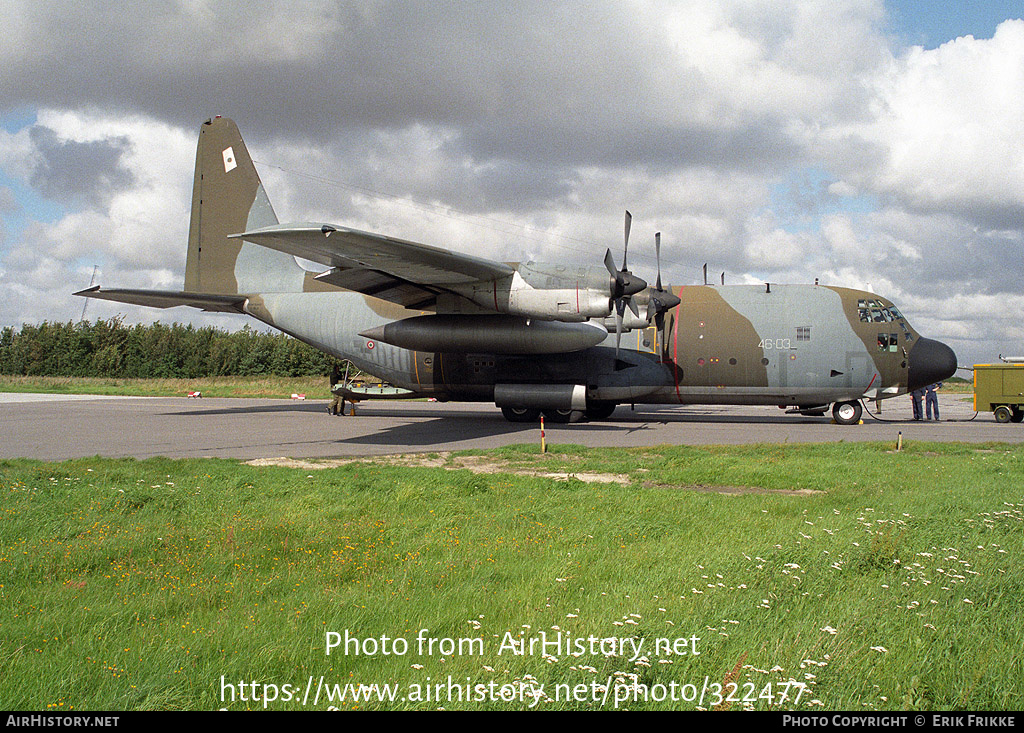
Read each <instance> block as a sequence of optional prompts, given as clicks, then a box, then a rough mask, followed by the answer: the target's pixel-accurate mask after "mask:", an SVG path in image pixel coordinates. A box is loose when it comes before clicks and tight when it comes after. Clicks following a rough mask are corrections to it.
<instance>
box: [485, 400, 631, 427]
mask: <svg viewBox="0 0 1024 733" xmlns="http://www.w3.org/2000/svg"><path fill="white" fill-rule="evenodd" d="M616 407H618V405H617V404H616V403H614V402H591V401H589V400H588V401H587V409H586V410H538V409H535V408H531V407H502V408H501V414H502V415H503V416H504V418H505V419H506V420H508V421H509V422H519V423H528V422H537V421H538V420H539V419H540V416H541V413H542V412H543V414H544V419H545V420H547V421H548V422H551V423H573V422H578V421H579V420H581V419H583V418H584V417H586V419H588V420H607V419H608V418H609V417H611V415H612V413H613V412H615V408H616Z"/></svg>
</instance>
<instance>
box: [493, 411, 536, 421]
mask: <svg viewBox="0 0 1024 733" xmlns="http://www.w3.org/2000/svg"><path fill="white" fill-rule="evenodd" d="M501 414H502V415H504V416H505V419H506V420H508V421H509V422H537V418H539V417H540V410H534V409H532V408H529V407H502V408H501Z"/></svg>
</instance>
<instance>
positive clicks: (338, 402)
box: [327, 364, 345, 415]
mask: <svg viewBox="0 0 1024 733" xmlns="http://www.w3.org/2000/svg"><path fill="white" fill-rule="evenodd" d="M340 386H341V368H340V367H339V366H338V365H337V364H335V365H334V366H333V367H332V368H331V405H330V407H328V408H327V412H328V413H330V414H331V415H344V414H345V398H344V397H342V396H341V395H340V394H338V393H337V392H335V391H334V390H335V389H337V388H338V387H340Z"/></svg>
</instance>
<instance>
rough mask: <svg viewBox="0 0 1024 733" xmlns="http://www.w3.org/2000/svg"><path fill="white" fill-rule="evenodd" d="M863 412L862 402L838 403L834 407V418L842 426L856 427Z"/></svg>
mask: <svg viewBox="0 0 1024 733" xmlns="http://www.w3.org/2000/svg"><path fill="white" fill-rule="evenodd" d="M863 412H864V408H862V407H861V405H860V402H837V403H835V404H834V405H832V417H833V418H834V419H835V421H836V422H837V423H839V424H840V425H856V424H857V423H859V422H860V417H861V414H862V413H863Z"/></svg>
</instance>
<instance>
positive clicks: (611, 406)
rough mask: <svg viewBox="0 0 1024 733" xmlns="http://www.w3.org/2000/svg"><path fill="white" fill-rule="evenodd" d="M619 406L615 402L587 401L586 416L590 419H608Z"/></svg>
mask: <svg viewBox="0 0 1024 733" xmlns="http://www.w3.org/2000/svg"><path fill="white" fill-rule="evenodd" d="M616 407H618V405H617V404H615V403H614V402H587V409H586V411H585V412H586V416H587V419H588V420H607V419H608V418H610V417H611V416H612V413H613V412H615V408H616Z"/></svg>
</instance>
